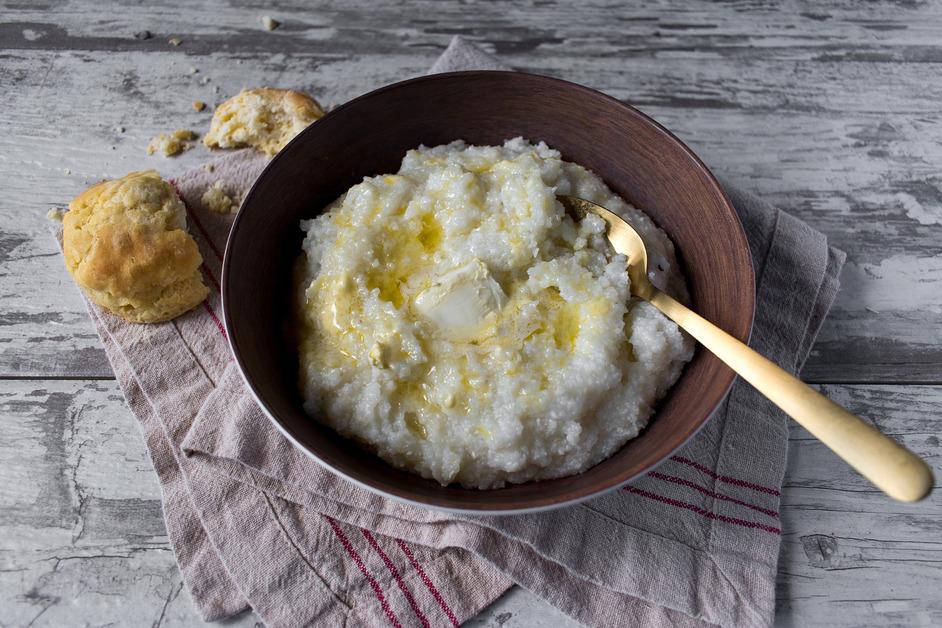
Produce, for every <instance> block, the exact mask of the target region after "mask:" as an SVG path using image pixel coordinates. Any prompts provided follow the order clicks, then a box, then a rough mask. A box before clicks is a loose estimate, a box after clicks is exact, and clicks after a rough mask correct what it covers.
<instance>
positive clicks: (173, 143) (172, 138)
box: [147, 129, 197, 157]
mask: <svg viewBox="0 0 942 628" xmlns="http://www.w3.org/2000/svg"><path fill="white" fill-rule="evenodd" d="M196 137H197V136H196V133H194V132H193V131H190V130H189V129H177V130H176V131H174V132H173V133H161V134H160V135H158V136H157V137H155V138H153V139H152V140H151V141H150V143H149V144H148V145H147V154H148V155H153V154H154V153H161V154H162V155H164V156H165V157H173V156H174V155H179V154H180V153H182V152H184V151H187V150H189V149H191V148H193V146H192V145H191V144H188V143H187V142H191V141H193V140H195V139H196Z"/></svg>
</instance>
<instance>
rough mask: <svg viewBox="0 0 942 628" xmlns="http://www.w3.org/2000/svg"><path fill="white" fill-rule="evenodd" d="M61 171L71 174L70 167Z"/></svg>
mask: <svg viewBox="0 0 942 628" xmlns="http://www.w3.org/2000/svg"><path fill="white" fill-rule="evenodd" d="M63 172H65V173H66V174H72V169H71V168H66V169H65V170H63Z"/></svg>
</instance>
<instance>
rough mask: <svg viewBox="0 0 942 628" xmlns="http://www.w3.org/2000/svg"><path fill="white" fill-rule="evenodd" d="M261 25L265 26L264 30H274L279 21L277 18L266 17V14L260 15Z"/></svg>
mask: <svg viewBox="0 0 942 628" xmlns="http://www.w3.org/2000/svg"><path fill="white" fill-rule="evenodd" d="M262 26H264V27H265V30H267V31H273V30H275V29H276V28H278V27H279V26H281V22H279V21H278V20H275V19H272V18H270V17H268V16H267V15H263V16H262Z"/></svg>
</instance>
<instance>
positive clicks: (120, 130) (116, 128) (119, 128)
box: [114, 126, 124, 133]
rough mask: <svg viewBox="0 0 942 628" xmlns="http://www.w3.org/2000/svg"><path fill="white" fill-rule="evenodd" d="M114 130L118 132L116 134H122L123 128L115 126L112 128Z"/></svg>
mask: <svg viewBox="0 0 942 628" xmlns="http://www.w3.org/2000/svg"><path fill="white" fill-rule="evenodd" d="M114 130H115V131H116V132H118V133H124V127H123V126H116V127H115V128H114Z"/></svg>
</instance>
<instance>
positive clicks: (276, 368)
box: [222, 72, 755, 513]
mask: <svg viewBox="0 0 942 628" xmlns="http://www.w3.org/2000/svg"><path fill="white" fill-rule="evenodd" d="M516 136H523V137H524V138H527V139H529V140H531V141H534V142H536V141H539V140H543V141H545V142H546V143H547V144H549V145H550V146H551V147H553V148H556V149H558V150H559V151H560V152H561V153H562V156H563V158H564V159H566V160H568V161H573V162H576V163H579V164H582V165H583V166H586V167H587V168H589V169H591V170H592V171H594V172H595V173H596V174H598V175H599V176H601V177H602V179H604V180H605V182H606V183H607V184H608V185H609V186H610V187H611V188H612V189H613V190H614V191H615V192H617V193H618V194H620V195H621V196H622V197H623V198H625V199H626V200H628V201H629V202H631V203H633V204H634V205H635V206H637V207H639V208H641V209H642V210H644V211H645V212H647V213H648V214H649V215H650V216H651V217H652V218H653V219H654V221H655V222H656V223H657V224H658V225H659V226H660V227H661V228H662V229H664V230H665V231H666V232H667V234H668V235H669V236H670V237H671V239H672V240H673V241H674V243H675V244H676V247H677V251H678V254H679V257H680V260H681V264H682V266H683V267H684V272H685V274H686V277H687V282H688V285H689V287H690V292H691V298H692V301H693V307H694V309H695V310H696V311H697V312H699V313H700V314H702V315H703V316H705V317H706V318H708V319H709V320H711V321H713V322H715V323H717V324H718V325H719V326H720V327H722V328H723V329H725V330H727V331H728V332H729V333H731V334H733V335H734V336H736V337H737V338H739V339H741V340H746V339H747V338H748V336H749V332H750V329H751V325H752V316H753V310H754V307H755V296H754V295H755V289H754V277H753V270H752V259H751V257H750V253H749V247H748V244H747V242H746V237H745V234H744V232H743V229H742V225H741V224H740V222H739V219H738V217H737V216H736V213H735V211H734V210H733V207H732V206H731V204H730V202H729V199H728V198H727V197H726V195H725V194H724V193H723V191H722V189H720V187H719V185H718V184H717V182H716V180H715V179H714V178H713V175H712V174H711V173H710V171H709V170H707V168H706V166H704V165H703V163H702V162H701V161H700V160H699V159H698V158H697V156H696V155H694V154H693V152H691V151H690V149H689V148H687V147H686V146H684V144H683V143H681V142H680V140H678V139H677V138H676V137H674V136H673V135H671V134H670V132H668V131H667V130H666V129H664V127H662V126H660V125H659V124H658V123H656V122H654V121H653V120H651V119H650V118H649V117H647V116H646V115H644V114H642V113H641V112H639V111H638V110H636V109H634V108H632V107H630V106H628V105H626V104H624V103H622V102H620V101H618V100H615V99H614V98H610V97H608V96H605V95H604V94H601V93H599V92H597V91H594V90H591V89H589V88H586V87H582V86H580V85H575V84H573V83H568V82H565V81H561V80H557V79H553V78H548V77H545V76H535V75H530V74H523V73H518V72H455V73H451V74H439V75H434V76H427V77H422V78H417V79H412V80H409V81H404V82H401V83H396V84H394V85H390V86H388V87H383V88H381V89H378V90H376V91H374V92H371V93H369V94H366V95H365V96H361V97H359V98H357V99H355V100H352V101H351V102H349V103H347V104H345V105H342V106H340V107H338V108H337V109H336V110H334V111H332V112H331V113H330V114H328V115H326V116H325V117H324V118H322V119H321V120H319V121H318V122H316V123H315V124H313V125H311V126H310V127H309V128H308V129H307V130H305V131H304V132H303V133H301V134H300V135H299V136H298V137H297V138H296V139H295V140H294V141H292V142H291V143H290V144H289V145H288V146H287V147H286V148H285V149H284V150H282V151H281V153H280V154H279V155H278V156H277V157H275V158H274V160H272V162H271V163H270V164H269V165H268V167H267V168H266V169H265V171H264V172H263V173H262V175H261V176H260V177H259V179H258V181H256V183H255V185H254V186H253V187H252V189H251V191H250V192H249V193H248V195H247V196H246V198H245V201H244V203H243V204H242V209H241V211H240V212H239V215H238V216H237V217H236V219H235V223H234V224H233V226H232V233H231V235H230V236H229V242H228V244H227V246H226V255H225V261H224V263H223V275H222V295H223V311H224V315H225V322H226V329H227V330H228V335H229V342H230V344H231V346H232V352H233V354H234V356H235V359H236V362H237V363H238V365H239V368H240V369H241V370H242V374H243V376H244V378H245V381H246V383H247V384H248V387H249V388H250V389H251V391H252V392H253V394H254V395H255V397H256V398H257V400H258V402H259V404H260V405H261V406H262V408H263V409H264V410H265V411H266V412H267V413H268V415H269V416H270V417H271V420H272V421H273V422H274V423H275V425H276V426H277V427H278V428H279V429H280V430H281V431H282V432H283V433H284V434H285V436H287V437H288V438H289V439H290V440H291V441H292V442H293V443H294V444H295V445H296V446H297V447H299V448H301V449H302V450H303V451H305V452H306V453H308V454H309V455H310V456H311V457H312V458H314V459H315V460H317V461H318V462H320V463H321V464H322V465H324V466H325V467H327V468H328V469H330V470H331V471H333V472H334V473H337V474H338V475H341V476H342V477H344V478H347V479H348V480H351V481H353V482H355V483H357V484H359V485H360V486H363V487H365V488H367V489H370V490H373V491H376V492H378V493H380V494H383V495H386V496H388V497H392V498H395V499H399V500H403V501H406V502H410V503H413V504H418V505H421V506H426V507H432V508H442V509H449V510H461V511H472V512H478V513H510V512H521V511H527V510H537V509H545V508H552V507H558V506H562V505H565V504H570V503H574V502H577V501H580V500H584V499H587V498H589V497H593V496H597V495H599V494H601V493H604V492H606V491H609V490H612V489H615V488H618V487H619V486H622V485H623V484H625V483H627V482H629V481H630V480H631V479H632V478H635V477H637V476H639V475H641V474H643V473H644V472H646V471H647V470H649V469H651V468H652V467H654V466H655V465H657V464H658V463H659V462H661V461H662V460H664V459H665V458H667V457H668V456H669V455H670V454H671V453H672V452H673V451H675V450H676V449H677V448H678V447H680V446H681V445H682V444H683V443H684V442H685V441H686V440H687V439H688V438H690V437H691V436H692V435H693V434H694V433H695V432H696V431H697V430H698V429H699V428H700V427H701V426H702V425H703V424H704V422H706V420H707V419H708V418H709V417H710V415H711V414H712V413H713V412H714V410H716V408H717V407H718V406H719V404H720V402H721V401H722V400H723V398H724V396H725V395H726V393H727V391H728V390H729V387H730V385H731V384H732V381H733V377H734V374H733V372H732V371H730V370H729V369H728V368H726V367H725V366H724V365H723V364H722V363H721V362H720V361H719V360H717V359H716V358H715V357H713V356H712V355H711V354H710V353H708V352H707V351H705V350H703V349H702V348H699V349H698V350H697V352H696V354H695V355H694V358H693V360H692V361H691V362H690V363H689V364H688V365H687V366H686V368H685V369H684V372H683V375H682V376H681V377H680V379H679V380H678V382H677V383H676V384H675V385H674V387H673V388H672V389H671V391H670V392H669V393H668V395H667V397H666V398H665V399H664V400H662V402H661V403H660V405H659V407H658V409H657V412H656V414H655V416H653V417H652V419H651V422H650V424H649V425H648V427H647V428H646V429H645V430H644V431H643V432H642V433H641V435H640V436H638V437H637V438H635V439H634V440H631V441H629V442H628V443H627V444H626V445H625V446H624V447H622V448H621V450H619V451H618V452H617V453H615V454H614V455H613V456H612V457H610V458H609V459H607V460H605V461H604V462H601V463H599V464H597V465H596V466H594V467H592V468H591V469H589V470H587V471H585V472H583V473H580V474H579V475H575V476H571V477H567V478H561V479H556V480H542V481H538V482H528V483H525V484H517V485H512V486H508V487H506V488H502V489H496V490H489V491H479V490H470V489H463V488H458V487H454V486H449V487H442V486H441V485H439V484H438V483H437V482H434V481H431V480H426V479H423V478H421V477H419V476H417V475H413V474H410V473H406V472H404V471H400V470H398V469H395V468H393V467H391V466H390V465H388V464H386V463H385V462H383V461H382V460H380V459H379V458H378V457H375V456H373V455H371V454H369V453H366V452H365V451H364V450H363V449H361V448H360V447H358V446H356V445H355V444H354V443H353V442H351V441H349V440H347V439H345V438H343V437H341V436H339V435H338V434H336V433H335V432H334V431H333V430H331V429H330V428H328V427H325V426H323V425H321V424H320V423H318V422H317V421H316V420H314V419H312V418H311V417H309V416H307V415H306V414H305V413H304V411H303V409H302V407H301V398H300V393H299V392H298V387H297V382H298V360H297V356H296V353H295V351H294V348H293V346H292V345H291V342H290V341H289V340H288V336H289V335H288V333H287V331H288V329H289V328H290V312H291V310H290V307H289V299H290V295H291V294H292V286H291V276H292V273H291V268H292V264H293V263H294V261H295V259H296V258H297V257H298V255H299V254H300V252H301V240H302V233H301V229H300V226H299V221H300V220H301V219H303V218H311V217H313V216H315V215H317V214H318V213H319V212H320V211H321V209H322V208H323V207H324V206H326V205H327V204H328V203H330V202H331V201H333V200H334V199H336V198H337V197H338V196H339V195H340V194H341V193H343V192H344V191H346V190H347V189H348V188H350V187H351V186H352V185H354V184H356V183H359V182H360V181H361V180H362V179H363V177H364V176H370V175H378V174H383V173H392V172H396V171H397V170H398V169H399V164H400V161H401V160H402V158H403V156H404V155H405V153H406V151H408V150H409V149H412V148H415V147H417V146H418V145H419V144H425V145H426V146H435V145H438V144H444V143H447V142H451V141H453V140H456V139H463V140H465V141H466V142H468V143H469V144H500V143H502V142H503V141H504V140H506V139H509V138H513V137H516Z"/></svg>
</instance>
